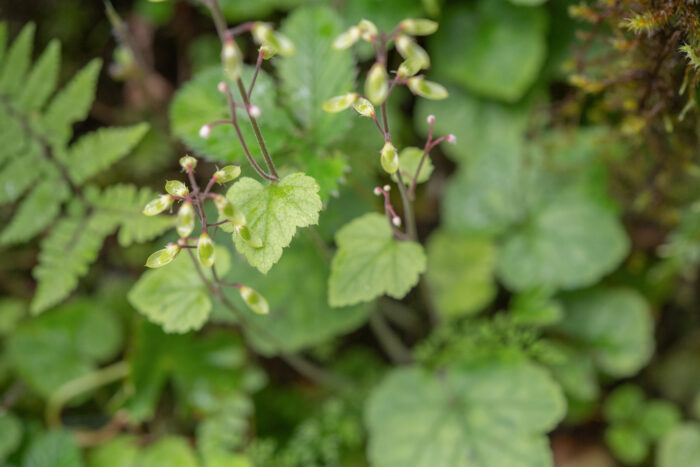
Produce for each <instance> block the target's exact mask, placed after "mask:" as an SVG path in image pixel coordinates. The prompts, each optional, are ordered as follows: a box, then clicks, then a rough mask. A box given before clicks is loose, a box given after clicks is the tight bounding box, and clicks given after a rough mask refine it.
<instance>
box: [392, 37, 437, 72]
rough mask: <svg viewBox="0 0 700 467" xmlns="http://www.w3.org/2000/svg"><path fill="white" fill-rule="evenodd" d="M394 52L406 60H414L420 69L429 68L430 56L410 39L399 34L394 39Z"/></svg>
mask: <svg viewBox="0 0 700 467" xmlns="http://www.w3.org/2000/svg"><path fill="white" fill-rule="evenodd" d="M396 50H398V51H399V54H401V56H402V57H403V58H405V59H406V60H415V61H416V62H417V64H418V65H420V68H428V67H430V56H429V55H428V52H426V51H425V49H424V48H423V47H421V46H420V45H418V43H416V41H414V40H413V39H412V38H410V37H408V36H405V35H403V34H399V36H398V37H397V38H396Z"/></svg>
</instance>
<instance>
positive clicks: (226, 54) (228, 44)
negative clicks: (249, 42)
mask: <svg viewBox="0 0 700 467" xmlns="http://www.w3.org/2000/svg"><path fill="white" fill-rule="evenodd" d="M221 64H222V65H223V68H224V74H225V75H226V77H227V78H228V79H229V80H231V81H236V80H237V79H238V78H240V77H241V71H242V70H243V54H241V49H239V48H238V45H237V44H236V41H234V40H233V39H226V40H225V41H224V45H223V47H222V49H221Z"/></svg>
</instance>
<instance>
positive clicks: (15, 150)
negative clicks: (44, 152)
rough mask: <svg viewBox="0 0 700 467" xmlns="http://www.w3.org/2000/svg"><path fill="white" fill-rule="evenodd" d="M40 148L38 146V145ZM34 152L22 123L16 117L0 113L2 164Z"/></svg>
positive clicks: (0, 154) (0, 157) (0, 156)
mask: <svg viewBox="0 0 700 467" xmlns="http://www.w3.org/2000/svg"><path fill="white" fill-rule="evenodd" d="M37 146H38V145H37ZM30 150H32V151H33V150H34V148H33V147H32V146H31V142H30V140H29V138H28V137H27V135H26V134H25V130H24V127H23V126H22V122H21V121H20V120H19V118H17V117H16V116H15V115H10V114H9V113H7V112H1V113H0V163H2V162H5V161H8V160H12V158H13V157H17V156H21V154H20V153H24V152H29V151H30Z"/></svg>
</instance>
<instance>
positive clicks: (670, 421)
mask: <svg viewBox="0 0 700 467" xmlns="http://www.w3.org/2000/svg"><path fill="white" fill-rule="evenodd" d="M682 419H683V413H682V412H681V411H680V409H679V408H678V407H676V405H675V404H673V403H672V402H669V401H667V400H663V399H654V400H651V401H649V402H648V403H647V405H646V407H645V408H644V411H643V412H642V414H641V420H640V426H641V429H642V430H643V431H644V433H645V434H646V435H647V436H648V437H649V438H651V439H653V440H656V439H660V438H661V437H662V436H664V435H665V434H666V433H668V432H669V431H671V430H672V429H673V428H674V427H675V426H676V425H678V424H679V423H680V422H681V420H682Z"/></svg>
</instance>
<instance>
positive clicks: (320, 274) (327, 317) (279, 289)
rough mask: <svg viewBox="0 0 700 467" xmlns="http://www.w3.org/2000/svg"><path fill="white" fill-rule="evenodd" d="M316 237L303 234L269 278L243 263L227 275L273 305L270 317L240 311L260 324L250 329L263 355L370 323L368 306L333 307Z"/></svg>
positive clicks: (325, 261) (290, 349) (324, 259)
mask: <svg viewBox="0 0 700 467" xmlns="http://www.w3.org/2000/svg"><path fill="white" fill-rule="evenodd" d="M310 235H314V234H312V233H309V234H301V235H299V236H298V238H296V239H295V240H294V242H293V243H292V245H291V246H290V247H289V249H288V250H287V251H286V252H285V254H284V256H283V257H282V259H281V260H280V262H279V264H277V265H276V266H275V268H273V269H272V271H270V273H269V274H268V275H266V276H263V275H262V274H260V273H259V272H258V271H256V270H254V269H253V268H251V267H249V266H247V265H246V264H245V263H243V261H239V262H238V263H237V264H235V266H234V268H232V269H233V272H232V273H231V274H230V275H229V276H228V277H227V279H232V280H235V281H237V282H240V283H243V284H247V285H250V286H251V287H253V288H255V289H256V290H258V291H259V292H260V293H262V294H263V295H264V296H265V298H266V299H267V301H268V302H269V304H270V309H271V311H270V314H269V315H265V316H260V315H256V314H254V313H253V312H250V311H248V310H247V307H246V306H245V305H244V304H242V303H241V307H240V308H241V310H245V313H246V315H247V319H248V320H250V321H251V322H252V323H253V325H254V326H255V329H253V328H249V329H246V331H247V334H248V336H249V338H250V339H251V343H252V344H253V345H254V346H255V347H256V349H257V350H258V351H259V352H262V353H264V354H268V355H271V354H275V353H278V352H281V351H286V352H293V351H296V350H299V349H302V348H305V347H309V346H312V345H317V344H321V343H322V342H324V341H326V340H328V339H330V338H331V337H333V336H336V335H338V334H341V333H345V332H348V331H351V330H352V329H354V328H356V327H357V326H359V325H360V324H361V323H363V322H364V320H365V319H366V316H367V311H368V310H367V308H366V307H365V306H354V307H343V308H331V307H330V306H329V305H328V297H327V284H328V276H329V269H330V268H329V265H328V258H327V257H325V256H324V252H323V251H319V249H318V245H317V244H315V243H314V242H312V241H311V240H310V237H309V236H310ZM256 329H257V330H258V332H256ZM260 330H262V332H260Z"/></svg>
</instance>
